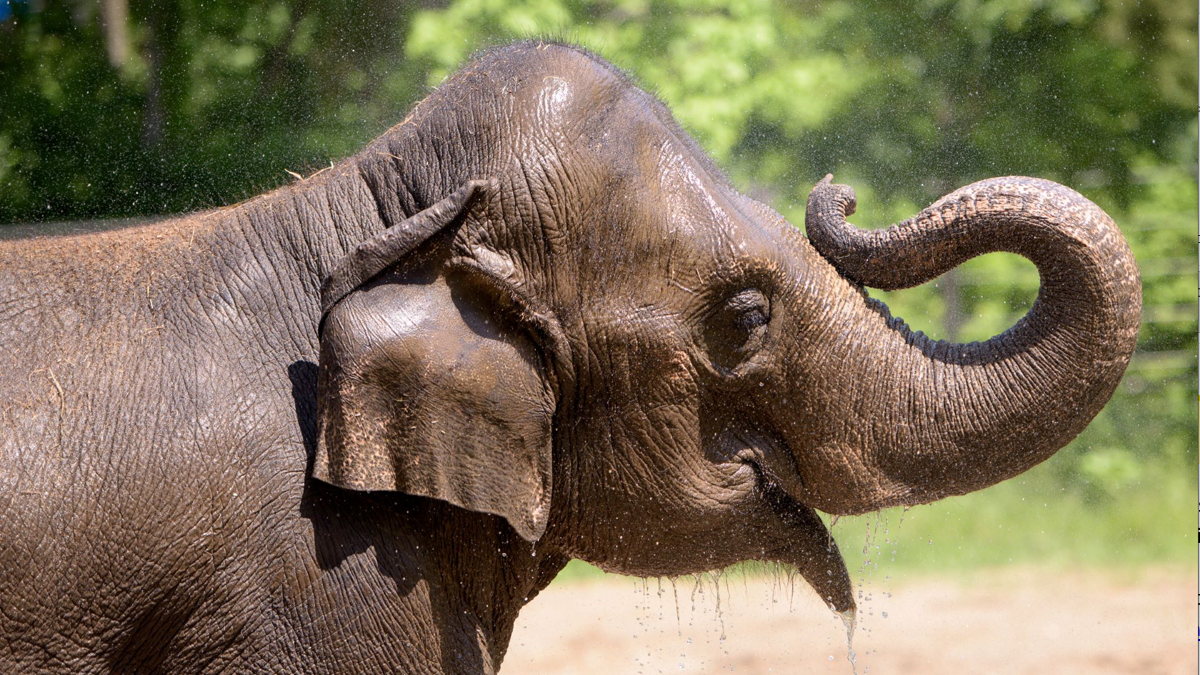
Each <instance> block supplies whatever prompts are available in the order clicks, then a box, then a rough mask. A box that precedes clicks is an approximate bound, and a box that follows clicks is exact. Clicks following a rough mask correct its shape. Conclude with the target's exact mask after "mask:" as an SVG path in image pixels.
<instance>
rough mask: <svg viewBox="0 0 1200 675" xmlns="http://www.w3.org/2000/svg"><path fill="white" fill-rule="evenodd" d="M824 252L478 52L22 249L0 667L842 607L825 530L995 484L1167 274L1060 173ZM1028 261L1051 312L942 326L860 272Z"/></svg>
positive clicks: (839, 576) (611, 116)
mask: <svg viewBox="0 0 1200 675" xmlns="http://www.w3.org/2000/svg"><path fill="white" fill-rule="evenodd" d="M855 206H856V205H855V197H854V192H853V190H852V189H850V188H849V187H847V186H843V185H838V184H834V183H833V182H832V181H831V180H830V179H829V177H826V179H825V180H822V181H821V182H820V183H818V184H817V185H816V187H815V188H814V189H813V191H812V194H811V196H810V198H809V202H808V208H807V212H806V216H805V222H806V228H807V236H806V235H805V234H804V233H802V232H801V231H800V230H799V229H797V228H795V227H793V226H792V225H791V224H789V223H788V222H787V221H785V220H784V218H783V217H781V216H780V215H779V214H778V213H776V212H775V211H773V210H772V209H770V208H769V207H767V206H765V205H763V204H761V203H759V202H757V201H755V200H753V199H750V198H748V197H746V196H743V195H741V194H740V193H739V192H738V191H737V190H736V189H735V188H734V187H733V186H732V184H731V183H730V182H729V181H728V180H727V179H726V178H725V177H724V176H723V175H722V173H721V171H720V170H718V168H717V167H716V166H715V165H714V164H713V163H712V162H711V161H710V160H709V159H708V158H707V157H706V156H705V154H704V152H703V151H702V150H701V149H700V148H699V146H698V145H697V144H696V143H695V142H694V141H693V140H692V139H691V138H689V137H688V135H687V134H686V133H684V131H683V130H682V129H681V127H680V126H679V125H678V124H677V123H676V122H675V121H674V120H673V119H672V116H671V114H670V112H669V111H668V109H667V108H666V107H665V106H664V105H663V104H662V103H660V102H659V101H657V100H656V99H655V98H654V97H652V96H651V95H649V94H647V93H646V92H644V91H643V90H641V89H640V88H638V87H637V86H635V85H634V84H633V83H632V80H631V78H630V77H629V76H627V75H626V74H625V73H623V72H622V71H621V70H619V69H617V68H616V67H614V66H612V65H610V64H609V63H607V62H606V61H604V60H603V59H601V58H600V57H598V56H596V55H594V54H592V53H590V52H588V51H586V50H584V49H582V48H578V47H574V46H571V45H568V44H561V43H554V42H543V41H528V42H520V43H514V44H510V45H506V46H502V47H498V48H494V49H492V50H490V51H487V52H484V53H483V54H481V55H479V56H477V57H476V58H475V59H474V60H473V61H471V62H470V63H469V64H468V65H466V66H465V67H463V68H462V69H461V70H460V71H459V72H458V73H457V74H456V75H454V76H452V77H451V78H449V79H448V80H447V81H445V82H444V83H443V84H442V85H440V86H439V87H438V88H436V89H435V90H433V91H432V92H431V93H430V94H429V95H428V96H427V97H426V98H425V99H424V100H423V101H421V102H420V103H418V104H417V105H416V106H415V107H414V108H413V109H412V111H411V112H410V113H409V114H408V116H407V118H405V119H404V120H403V121H402V122H401V123H400V124H399V125H397V126H395V127H393V128H391V129H390V130H388V131H387V132H386V133H384V134H383V135H382V136H380V137H379V138H377V139H376V140H374V141H373V142H371V143H370V144H368V145H367V146H366V147H365V148H364V149H363V150H362V151H361V152H360V153H359V154H357V155H354V156H352V157H350V158H347V159H345V160H344V161H341V162H340V163H337V164H334V165H333V166H331V167H330V168H327V169H324V170H322V171H319V172H317V173H316V174H313V175H311V176H308V177H305V178H301V179H298V180H296V181H294V182H292V183H290V184H288V185H285V186H283V187H280V188H278V189H275V190H274V191H271V192H269V193H267V194H265V195H262V196H259V197H256V198H253V199H250V200H248V201H245V202H242V203H239V204H236V205H233V206H228V207H224V208H218V209H215V210H210V211H205V212H199V213H194V214H190V215H186V216H183V217H178V218H172V219H167V220H164V221H161V222H157V223H152V224H147V225H139V226H135V227H131V228H128V229H122V230H115V231H109V232H103V233H94V234H88V235H81V236H68V237H42V238H33V239H27V240H20V241H13V242H4V243H2V244H0V270H2V272H0V275H2V276H0V278H2V279H3V283H2V284H0V327H2V330H0V401H2V403H0V430H3V433H2V435H0V566H2V568H3V569H4V570H5V574H4V575H3V576H0V608H3V609H2V610H0V629H2V630H3V635H4V640H3V641H2V642H0V664H2V665H0V670H2V671H4V672H71V673H103V672H117V673H134V672H137V673H143V672H144V673H152V672H171V673H192V672H194V673H200V672H204V673H226V672H228V673H233V672H237V673H268V672H270V673H275V672H306V673H349V672H371V673H378V672H400V673H480V672H482V673H493V672H496V671H497V670H498V669H499V667H500V664H501V662H502V659H503V657H504V654H505V650H506V648H507V644H508V641H509V638H510V636H511V634H512V630H513V625H514V622H515V619H516V616H517V613H518V611H519V610H520V609H521V607H522V606H524V605H525V604H527V603H528V602H530V601H531V600H532V599H533V598H534V597H535V596H536V595H537V594H538V592H539V591H540V590H542V589H543V588H545V587H546V585H547V584H549V583H550V581H551V580H553V579H554V577H555V575H556V574H557V573H558V572H559V571H560V570H561V569H562V568H563V567H564V565H565V564H566V563H567V562H568V561H569V560H571V559H581V560H584V561H587V562H590V563H592V564H594V565H597V566H599V567H600V568H602V569H604V570H607V571H610V572H615V573H621V574H627V575H638V576H663V575H665V576H674V575H681V574H688V573H694V572H700V571H705V570H713V569H719V568H723V567H725V566H727V565H730V564H733V563H737V562H740V561H750V560H761V561H772V562H777V563H780V564H783V565H786V566H790V567H791V568H794V569H795V570H797V571H798V573H799V574H800V575H802V576H803V578H804V579H805V580H806V581H807V582H808V584H809V585H810V586H811V587H812V588H813V589H814V591H815V592H816V594H817V596H818V597H819V600H818V601H819V602H822V603H824V604H826V605H828V606H829V607H831V608H832V609H834V610H836V611H839V612H842V613H844V614H845V615H846V616H851V615H852V613H853V611H854V597H853V594H852V588H851V581H850V576H849V574H848V573H847V570H846V566H845V564H844V563H843V562H842V558H841V556H840V554H839V553H838V550H837V546H836V544H835V543H834V542H833V540H832V538H831V537H830V534H829V532H828V531H827V529H826V527H825V526H824V525H823V522H822V520H821V518H820V516H819V514H818V512H819V511H823V512H825V513H828V514H833V515H842V514H861V513H865V512H870V511H874V510H877V509H882V508H885V507H890V506H897V505H912V504H921V503H926V502H930V501H933V500H937V499H940V498H942V497H946V496H949V495H959V494H963V493H966V492H970V491H973V490H979V489H981V488H984V487H987V486H989V485H992V484H995V483H997V482H999V481H1002V480H1004V479H1007V478H1009V477H1012V476H1014V475H1016V474H1018V473H1021V472H1022V471H1025V470H1027V469H1029V468H1030V467H1032V466H1034V465H1036V464H1038V463H1039V462H1041V461H1043V460H1045V459H1047V458H1048V457H1049V456H1051V455H1052V454H1053V453H1054V452H1056V451H1057V450H1058V449H1059V448H1061V447H1062V446H1063V445H1064V444H1066V443H1067V442H1069V441H1070V440H1071V439H1072V438H1074V437H1075V436H1076V435H1077V434H1078V433H1079V432H1080V431H1081V430H1082V429H1083V428H1084V427H1085V426H1086V425H1087V424H1088V423H1089V422H1090V421H1091V419H1092V418H1093V417H1094V416H1095V415H1096V414H1097V412H1098V411H1099V410H1100V409H1101V408H1102V407H1103V405H1104V404H1105V403H1106V401H1107V400H1108V398H1109V397H1110V396H1111V394H1112V392H1113V391H1114V388H1115V387H1116V385H1117V384H1118V381H1119V380H1120V378H1121V376H1122V374H1123V372H1124V370H1125V367H1126V365H1127V364H1128V362H1129V359H1130V356H1131V353H1132V352H1133V349H1134V345H1135V342H1136V338H1137V332H1138V326H1139V322H1140V312H1141V291H1140V281H1139V276H1138V270H1137V267H1136V265H1135V263H1134V259H1133V257H1132V254H1131V253H1130V250H1129V248H1128V246H1127V244H1126V242H1125V240H1124V239H1123V237H1122V235H1121V233H1120V231H1119V229H1118V228H1117V226H1116V225H1115V224H1114V223H1113V221H1112V220H1111V219H1110V218H1109V217H1108V216H1107V215H1106V214H1105V213H1104V212H1103V211H1102V210H1101V209H1100V208H1098V207H1097V206H1095V205H1094V204H1092V203H1091V202H1089V201H1088V200H1087V199H1085V198H1083V197H1082V196H1080V195H1079V194H1078V193H1076V192H1074V191H1072V190H1070V189H1069V188H1066V187H1063V186H1061V185H1058V184H1056V183H1052V182H1049V181H1046V180H1040V179H1034V178H1024V177H1007V178H995V179H988V180H983V181H981V182H977V183H974V184H972V185H969V186H967V187H964V188H961V189H959V190H957V191H955V192H953V193H951V194H950V195H948V196H946V197H944V198H942V199H941V200H939V201H937V202H936V203H935V204H933V205H932V206H930V207H928V208H927V209H925V210H924V211H921V212H920V214H918V215H917V216H916V217H914V218H913V219H911V220H908V221H905V222H903V223H900V224H898V225H895V226H893V227H891V228H890V229H887V230H860V229H858V228H856V227H854V226H852V225H850V224H849V223H848V222H847V217H848V216H850V215H852V213H853V212H854V209H855ZM992 251H1008V252H1012V253H1016V254H1019V255H1022V256H1025V257H1027V258H1029V259H1030V260H1032V261H1033V262H1034V263H1035V264H1036V265H1037V268H1038V270H1039V273H1040V275H1041V289H1040V291H1039V294H1038V297H1037V300H1036V302H1035V303H1034V305H1033V307H1032V309H1031V310H1030V311H1029V312H1028V314H1027V315H1026V316H1025V317H1024V318H1023V319H1021V321H1020V322H1019V323H1017V324H1016V325H1015V326H1013V327H1012V328H1011V329H1010V330H1008V331H1007V332H1004V333H1003V334H1001V335H998V336H996V337H993V338H991V339H990V340H987V341H986V342H982V343H972V344H951V343H947V342H944V341H935V340H932V339H930V338H928V337H926V336H924V335H923V334H921V333H918V332H914V331H912V330H910V329H909V328H908V327H907V326H906V324H905V323H904V322H903V321H902V320H900V319H898V318H895V317H893V316H891V314H890V313H889V311H888V309H887V308H886V307H885V306H884V305H883V304H881V303H880V302H878V301H876V300H873V299H871V298H870V297H869V296H868V295H867V293H866V291H865V290H864V287H874V288H880V289H893V288H903V287H907V286H913V285H917V284H921V283H923V282H926V281H929V280H931V279H933V278H935V277H937V276H938V275H940V274H942V273H944V272H946V271H947V270H949V269H951V268H953V267H955V266H956V265H958V264H960V263H961V262H963V261H964V260H966V259H968V258H971V257H973V256H977V255H980V254H983V253H987V252H992Z"/></svg>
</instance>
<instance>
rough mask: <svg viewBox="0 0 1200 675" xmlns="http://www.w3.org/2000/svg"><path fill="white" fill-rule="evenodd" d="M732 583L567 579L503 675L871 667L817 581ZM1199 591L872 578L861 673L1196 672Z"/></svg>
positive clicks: (1107, 576)
mask: <svg viewBox="0 0 1200 675" xmlns="http://www.w3.org/2000/svg"><path fill="white" fill-rule="evenodd" d="M719 585H720V587H719V589H718V588H717V587H716V585H715V584H714V579H713V578H712V577H711V576H705V577H703V578H702V579H701V581H700V583H699V584H698V585H697V582H696V580H695V579H693V578H690V577H689V578H685V579H679V580H677V581H676V582H675V584H674V588H672V584H671V582H670V581H667V580H663V581H662V582H661V585H660V582H658V581H657V580H654V579H651V580H649V581H647V582H642V581H641V580H633V579H620V578H610V579H604V580H598V581H591V582H577V583H573V584H563V585H554V586H552V587H550V588H549V589H547V590H546V591H545V592H544V593H543V594H542V595H541V596H539V597H538V598H537V599H536V600H534V601H533V603H532V604H530V605H529V606H528V607H526V608H525V610H524V611H523V612H522V614H521V617H520V619H519V620H518V622H517V627H516V631H515V632H514V634H513V639H512V644H511V646H510V648H509V653H508V656H507V658H506V659H505V661H504V666H503V668H502V669H501V674H502V675H539V674H548V673H572V674H580V675H584V674H593V673H594V674H596V675H621V674H624V673H645V674H650V673H718V672H727V671H736V672H739V673H747V674H751V675H754V674H757V673H814V674H823V673H839V674H849V673H852V672H855V670H854V669H853V668H852V666H851V663H850V662H849V661H848V659H847V655H848V653H847V648H846V630H845V628H844V627H843V625H842V622H841V620H840V619H839V618H838V617H837V616H836V615H834V614H833V613H831V612H830V611H829V610H827V609H825V608H824V607H823V606H821V605H820V604H819V602H818V601H817V599H816V596H815V594H814V593H813V592H812V591H811V590H810V589H809V588H808V587H807V586H805V585H804V584H803V582H802V581H799V580H797V581H795V582H794V584H791V583H790V582H789V581H788V579H787V578H786V577H781V576H779V575H775V576H770V575H768V576H766V577H763V578H751V579H746V578H744V577H741V578H733V579H730V578H729V577H728V576H726V577H725V578H722V579H720V581H719ZM718 590H719V596H720V597H719V599H718V597H717V596H718ZM676 597H678V601H676ZM1196 597H1197V588H1196V577H1195V576H1194V575H1192V574H1191V573H1190V571H1188V570H1172V571H1165V570H1158V571H1153V572H1146V571H1139V572H1136V573H1125V574H1124V575H1121V574H1115V573H1103V574H1102V573H1087V574H1080V573H1073V574H1067V575H1064V574H1063V573H1062V572H1056V571H1037V570H1016V571H1013V570H1010V571H1004V572H989V573H986V574H976V575H973V576H972V577H971V578H969V579H964V580H955V581H947V580H938V579H926V580H923V581H913V582H907V583H904V584H896V583H892V582H889V581H887V580H878V579H877V580H871V579H868V580H867V581H866V582H865V583H864V585H863V586H862V590H861V598H860V600H859V617H858V627H857V630H856V631H855V636H854V650H855V652H856V667H857V673H859V674H860V675H866V673H872V674H873V675H884V674H886V673H905V674H908V673H919V674H923V675H947V674H950V673H954V674H956V675H957V674H959V673H1004V674H1010V673H1011V674H1016V673H1021V674H1026V673H1030V674H1032V673H1038V674H1042V673H1056V674H1060V675H1065V674H1071V673H1089V674H1090V673H1100V674H1117V673H1120V674H1125V673H1128V674H1130V675H1133V674H1135V673H1136V674H1137V675H1158V674H1166V675H1176V674H1178V675H1194V674H1195V673H1196V672H1197V645H1196V643H1193V642H1192V635H1193V631H1194V630H1195V627H1194V624H1193V623H1192V620H1193V618H1195V617H1196V616H1197V615H1196V614H1195V613H1194V608H1193V605H1192V602H1193V599H1194V598H1196ZM718 603H719V610H718ZM676 607H678V615H677V614H676Z"/></svg>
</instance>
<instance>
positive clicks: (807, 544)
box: [764, 480, 855, 624]
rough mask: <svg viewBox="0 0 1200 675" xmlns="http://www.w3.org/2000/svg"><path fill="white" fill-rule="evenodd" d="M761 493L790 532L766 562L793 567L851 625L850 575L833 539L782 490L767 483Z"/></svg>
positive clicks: (817, 519)
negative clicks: (763, 493) (779, 547)
mask: <svg viewBox="0 0 1200 675" xmlns="http://www.w3.org/2000/svg"><path fill="white" fill-rule="evenodd" d="M764 492H765V494H766V497H767V501H768V502H769V503H770V505H771V508H772V509H773V510H774V511H775V513H776V514H778V515H779V517H780V518H781V519H782V520H783V522H784V523H785V524H786V525H787V526H788V527H787V529H788V531H789V532H788V536H787V540H786V541H785V542H784V543H783V545H782V547H781V549H780V550H777V552H776V554H775V555H773V556H769V557H768V558H769V559H770V560H771V561H774V562H781V563H784V564H786V565H791V566H793V567H795V568H796V571H798V572H799V573H800V576H802V577H804V580H805V581H807V582H808V585H809V586H812V587H813V590H815V591H816V592H817V595H819V596H820V597H821V600H822V601H823V602H824V603H825V604H826V605H828V606H829V607H830V608H831V609H833V610H834V611H836V612H838V613H839V614H841V615H842V618H843V619H844V620H846V621H848V622H850V624H852V623H853V621H854V612H855V605H854V593H853V588H852V587H851V584H850V572H849V571H848V570H847V569H846V562H845V561H844V560H843V559H842V554H841V552H840V551H839V550H838V546H837V542H835V541H834V540H833V535H831V534H830V533H829V530H828V529H826V527H825V523H823V522H821V518H820V517H819V516H818V515H817V512H816V511H815V510H813V509H812V508H810V507H808V506H805V505H804V504H801V503H800V502H798V501H796V500H795V499H793V498H792V497H791V496H789V495H788V494H787V492H785V491H784V490H783V488H781V487H779V486H778V485H776V484H774V483H773V482H771V481H770V480H767V481H766V483H765V487H764Z"/></svg>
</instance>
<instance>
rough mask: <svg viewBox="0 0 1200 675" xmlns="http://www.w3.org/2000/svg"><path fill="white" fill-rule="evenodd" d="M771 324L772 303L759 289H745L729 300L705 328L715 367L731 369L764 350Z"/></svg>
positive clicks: (709, 320) (709, 350) (705, 344)
mask: <svg viewBox="0 0 1200 675" xmlns="http://www.w3.org/2000/svg"><path fill="white" fill-rule="evenodd" d="M770 321H771V303H770V301H768V300H767V296H765V295H763V293H762V292H761V291H759V290H757V289H753V288H750V289H746V290H742V291H739V292H737V293H735V294H734V295H732V296H730V297H728V298H727V299H725V300H724V302H722V303H721V304H720V305H718V306H717V307H716V308H714V309H713V310H712V312H711V313H710V314H709V316H708V318H707V321H706V322H705V327H704V346H705V348H706V349H707V350H708V353H709V356H710V358H712V360H713V363H714V364H716V365H717V366H720V367H721V368H726V369H731V368H734V367H735V366H737V365H738V364H739V363H741V362H742V361H744V360H746V359H747V358H749V357H750V356H751V355H753V354H754V352H756V351H757V350H758V349H759V347H761V346H762V342H763V335H764V333H766V326H767V324H768V323H769V322H770Z"/></svg>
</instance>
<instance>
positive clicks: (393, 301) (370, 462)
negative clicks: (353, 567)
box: [313, 181, 555, 541]
mask: <svg viewBox="0 0 1200 675" xmlns="http://www.w3.org/2000/svg"><path fill="white" fill-rule="evenodd" d="M493 193H494V188H493V187H492V185H491V184H489V183H485V182H482V181H479V182H472V183H469V184H467V185H466V186H464V187H463V188H461V189H459V190H458V191H457V192H455V193H454V194H452V195H451V196H449V197H447V198H446V199H444V200H442V201H441V202H439V203H437V204H435V205H434V206H432V207H430V208H429V209H426V210H425V211H422V212H420V213H418V214H417V215H415V216H413V217H411V218H409V219H408V220H406V221H404V222H403V223H400V224H399V225H396V226H395V227H392V228H389V229H388V230H386V231H384V232H382V233H381V234H379V235H377V236H376V237H374V238H372V239H371V240H369V241H366V242H364V243H363V244H361V245H360V246H359V247H358V248H357V249H356V250H355V251H353V252H351V253H350V254H349V255H348V256H347V257H346V259H345V260H343V262H342V263H341V264H339V266H338V268H337V269H336V270H335V271H334V273H333V274H332V275H330V277H329V278H328V279H327V280H326V282H325V284H324V286H323V288H322V305H323V309H324V316H323V318H322V321H321V327H320V342H321V347H320V349H321V352H320V371H319V376H318V420H319V422H318V424H319V427H318V435H317V451H316V458H315V461H314V464H313V476H314V477H315V478H318V479H320V480H322V481H325V482H328V483H332V484H334V485H338V486H340V487H343V488H349V489H353V490H389V491H399V492H404V493H407V494H411V495H419V496H423V497H431V498H434V499H440V500H443V501H447V502H449V503H451V504H454V505H456V506H459V507H462V508H465V509H469V510H471V511H478V512H482V513H490V514H494V515H498V516H501V517H503V518H505V519H506V520H507V521H508V522H509V524H511V525H512V527H513V528H514V529H515V530H516V531H517V533H518V534H520V535H521V536H522V537H523V538H525V539H527V540H530V541H536V540H537V539H538V538H539V537H541V535H542V533H543V532H544V531H545V528H546V519H547V516H548V511H549V501H550V483H551V452H550V449H551V442H552V440H551V423H552V419H553V414H554V409H555V402H554V400H553V393H552V391H551V387H550V386H549V382H548V379H547V372H546V371H547V368H548V363H546V362H545V361H544V358H543V356H544V354H543V351H542V348H541V346H540V345H539V344H538V341H537V340H536V339H535V335H536V333H537V330H536V329H535V328H536V327H534V329H531V327H530V326H529V325H528V323H529V318H530V317H531V316H533V314H534V313H533V312H531V311H530V310H529V309H528V308H525V307H522V306H521V303H519V302H518V300H519V299H520V298H521V297H522V294H521V293H520V290H519V286H520V284H519V280H518V279H515V278H514V276H515V271H514V270H515V268H514V266H513V265H512V263H511V261H510V260H509V259H508V258H506V257H504V256H503V254H501V253H498V252H497V251H495V250H492V249H481V248H478V247H477V248H476V249H474V250H472V249H471V248H470V247H468V248H467V249H466V253H465V254H463V253H462V251H459V253H460V255H458V256H457V257H455V258H453V259H450V258H449V256H450V255H451V252H450V248H451V246H450V244H449V243H448V242H447V241H446V240H447V239H448V237H434V235H436V234H437V233H438V232H441V231H443V230H449V229H450V228H451V226H454V225H460V226H461V227H463V228H469V227H472V221H481V220H485V219H486V218H487V215H486V214H487V204H488V202H489V201H490V198H489V197H490V195H491V194H493ZM431 238H432V239H433V240H435V241H428V245H426V246H422V244H425V243H426V242H427V240H430V239H431ZM460 238H461V237H460ZM470 238H472V237H468V239H470ZM439 242H440V244H439ZM472 251H473V253H474V254H472Z"/></svg>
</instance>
